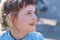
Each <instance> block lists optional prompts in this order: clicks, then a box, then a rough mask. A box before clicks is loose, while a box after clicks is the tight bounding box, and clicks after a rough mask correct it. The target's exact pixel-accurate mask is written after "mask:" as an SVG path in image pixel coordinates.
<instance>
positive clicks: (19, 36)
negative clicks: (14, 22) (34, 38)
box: [10, 28, 27, 39]
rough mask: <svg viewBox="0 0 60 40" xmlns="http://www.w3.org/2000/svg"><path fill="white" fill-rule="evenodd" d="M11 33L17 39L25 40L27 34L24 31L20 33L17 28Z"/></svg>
mask: <svg viewBox="0 0 60 40" xmlns="http://www.w3.org/2000/svg"><path fill="white" fill-rule="evenodd" d="M10 33H11V35H12V36H13V38H15V39H23V38H24V37H25V36H26V34H27V33H26V32H24V31H18V30H17V29H16V28H11V29H10Z"/></svg>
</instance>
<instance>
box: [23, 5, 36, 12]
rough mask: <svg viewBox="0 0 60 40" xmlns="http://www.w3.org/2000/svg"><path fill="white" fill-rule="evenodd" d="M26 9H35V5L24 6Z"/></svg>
mask: <svg viewBox="0 0 60 40" xmlns="http://www.w3.org/2000/svg"><path fill="white" fill-rule="evenodd" d="M23 10H24V11H28V10H32V11H35V5H28V6H26V7H25V8H23Z"/></svg>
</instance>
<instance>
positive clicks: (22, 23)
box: [16, 5, 37, 32]
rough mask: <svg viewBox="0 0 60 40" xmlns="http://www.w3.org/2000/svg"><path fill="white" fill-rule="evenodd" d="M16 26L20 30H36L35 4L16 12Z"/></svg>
mask: <svg viewBox="0 0 60 40" xmlns="http://www.w3.org/2000/svg"><path fill="white" fill-rule="evenodd" d="M16 21H17V22H16V24H17V28H18V30H20V31H25V32H33V31H35V30H36V27H35V26H36V22H37V17H36V15H35V5H28V6H26V7H25V8H23V9H22V10H20V11H19V12H18V19H17V20H16Z"/></svg>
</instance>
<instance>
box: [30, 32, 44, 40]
mask: <svg viewBox="0 0 60 40" xmlns="http://www.w3.org/2000/svg"><path fill="white" fill-rule="evenodd" d="M30 35H31V37H32V38H33V39H34V40H44V37H43V35H42V34H41V33H40V32H31V33H30Z"/></svg>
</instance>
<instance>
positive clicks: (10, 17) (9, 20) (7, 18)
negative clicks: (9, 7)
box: [6, 14, 12, 23]
mask: <svg viewBox="0 0 60 40" xmlns="http://www.w3.org/2000/svg"><path fill="white" fill-rule="evenodd" d="M6 20H7V21H8V22H9V23H11V22H12V16H11V14H8V15H7V17H6Z"/></svg>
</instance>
